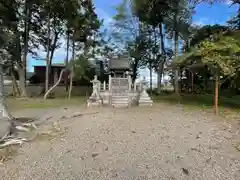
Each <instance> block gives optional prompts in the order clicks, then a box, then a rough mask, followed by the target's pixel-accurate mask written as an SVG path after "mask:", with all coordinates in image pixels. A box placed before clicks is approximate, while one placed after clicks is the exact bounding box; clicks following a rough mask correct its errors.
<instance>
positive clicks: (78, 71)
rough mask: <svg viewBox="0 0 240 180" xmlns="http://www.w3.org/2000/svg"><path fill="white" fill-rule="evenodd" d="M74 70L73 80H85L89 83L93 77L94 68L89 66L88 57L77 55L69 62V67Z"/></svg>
mask: <svg viewBox="0 0 240 180" xmlns="http://www.w3.org/2000/svg"><path fill="white" fill-rule="evenodd" d="M72 66H73V68H74V76H73V78H74V80H76V81H78V80H87V81H90V80H92V78H93V77H94V73H95V71H94V68H93V65H92V64H90V62H89V59H88V57H86V56H84V55H79V56H77V57H76V59H75V60H74V61H70V63H69V67H72Z"/></svg>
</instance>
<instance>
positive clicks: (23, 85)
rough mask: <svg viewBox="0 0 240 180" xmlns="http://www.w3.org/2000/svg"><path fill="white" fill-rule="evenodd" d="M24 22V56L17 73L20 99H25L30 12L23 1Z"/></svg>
mask: <svg viewBox="0 0 240 180" xmlns="http://www.w3.org/2000/svg"><path fill="white" fill-rule="evenodd" d="M24 11H25V20H24V54H23V60H22V65H21V66H22V67H21V69H20V72H19V81H20V87H21V97H27V89H26V78H27V54H28V40H29V23H30V18H31V11H30V10H29V8H28V6H27V1H25V7H24Z"/></svg>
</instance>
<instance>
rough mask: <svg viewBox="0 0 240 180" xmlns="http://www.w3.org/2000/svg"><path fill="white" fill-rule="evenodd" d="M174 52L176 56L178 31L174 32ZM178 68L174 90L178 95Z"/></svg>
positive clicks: (175, 73)
mask: <svg viewBox="0 0 240 180" xmlns="http://www.w3.org/2000/svg"><path fill="white" fill-rule="evenodd" d="M174 54H175V57H177V56H178V33H177V32H176V31H175V33H174ZM178 77H179V75H178V69H175V71H174V91H175V93H176V94H177V95H179V83H178V79H179V78H178Z"/></svg>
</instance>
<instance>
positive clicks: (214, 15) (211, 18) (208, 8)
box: [28, 0, 237, 80]
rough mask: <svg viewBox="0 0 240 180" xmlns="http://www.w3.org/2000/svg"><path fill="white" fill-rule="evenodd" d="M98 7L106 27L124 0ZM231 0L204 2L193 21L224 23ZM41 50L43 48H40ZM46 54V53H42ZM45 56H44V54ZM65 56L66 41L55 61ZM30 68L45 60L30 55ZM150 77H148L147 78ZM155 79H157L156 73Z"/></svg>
mask: <svg viewBox="0 0 240 180" xmlns="http://www.w3.org/2000/svg"><path fill="white" fill-rule="evenodd" d="M93 2H94V4H95V8H96V12H97V14H98V16H99V18H100V19H104V26H105V28H107V27H108V24H109V23H110V22H111V21H112V17H113V16H114V15H115V14H116V11H115V7H116V6H117V5H118V4H119V3H121V2H122V0H93ZM229 2H230V1H229V0H225V2H224V3H218V4H214V5H209V4H205V3H202V4H200V5H198V6H197V7H196V9H195V11H196V12H195V14H194V16H193V23H194V24H197V25H205V24H224V23H225V22H226V21H227V20H229V19H230V18H231V17H232V16H233V15H234V14H236V12H237V7H236V6H232V7H230V6H229V4H230V3H229ZM39 51H41V50H39ZM41 54H43V55H44V53H41ZM43 57H44V56H43ZM64 57H65V43H64V42H63V45H62V48H60V49H58V50H57V51H56V52H55V55H54V59H53V61H54V62H55V63H61V62H63V61H64ZM29 59H30V61H29V63H28V70H29V71H32V70H33V66H34V65H43V64H45V63H44V61H43V60H34V59H32V58H31V57H30V56H29ZM148 74H149V73H148V69H144V70H141V75H144V76H147V77H148ZM147 79H148V78H147ZM153 79H154V80H155V79H156V75H155V74H154V77H153Z"/></svg>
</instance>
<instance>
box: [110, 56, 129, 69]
mask: <svg viewBox="0 0 240 180" xmlns="http://www.w3.org/2000/svg"><path fill="white" fill-rule="evenodd" d="M108 67H109V69H112V70H114V69H116V70H130V63H129V61H128V59H123V58H121V59H118V58H113V59H110V60H109V62H108Z"/></svg>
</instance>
